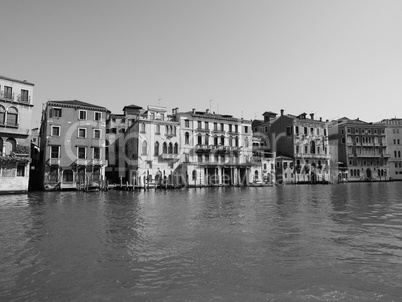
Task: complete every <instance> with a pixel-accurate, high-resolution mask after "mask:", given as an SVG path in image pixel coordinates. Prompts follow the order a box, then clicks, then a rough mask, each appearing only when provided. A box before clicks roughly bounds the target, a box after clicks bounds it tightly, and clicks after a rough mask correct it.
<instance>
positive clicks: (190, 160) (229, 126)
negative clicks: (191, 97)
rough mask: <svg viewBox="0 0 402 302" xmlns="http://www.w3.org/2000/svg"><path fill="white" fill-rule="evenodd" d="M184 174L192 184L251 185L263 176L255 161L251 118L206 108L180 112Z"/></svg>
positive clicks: (178, 119) (258, 164)
mask: <svg viewBox="0 0 402 302" xmlns="http://www.w3.org/2000/svg"><path fill="white" fill-rule="evenodd" d="M173 116H174V117H175V120H176V121H177V122H178V123H179V125H180V138H179V141H180V142H181V148H180V150H181V153H180V159H181V166H180V167H181V172H180V173H181V175H183V177H185V179H186V182H187V183H188V184H189V185H192V186H214V185H248V184H249V183H251V182H253V181H254V180H260V179H261V177H262V176H261V161H257V162H253V158H252V156H253V153H252V129H251V121H249V120H244V119H242V118H241V119H240V118H235V117H233V116H232V115H223V114H215V113H211V112H209V110H206V111H196V110H195V109H193V110H192V111H189V112H177V110H175V112H174V115H173Z"/></svg>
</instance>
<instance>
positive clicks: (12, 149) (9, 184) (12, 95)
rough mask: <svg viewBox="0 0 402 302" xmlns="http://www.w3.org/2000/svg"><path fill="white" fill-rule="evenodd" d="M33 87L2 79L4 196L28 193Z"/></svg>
mask: <svg viewBox="0 0 402 302" xmlns="http://www.w3.org/2000/svg"><path fill="white" fill-rule="evenodd" d="M33 87H34V84H32V83H28V82H27V81H21V80H16V79H11V78H8V77H3V76H0V193H19V192H26V191H27V190H28V182H29V172H30V171H29V163H30V144H31V142H30V129H31V117H32V109H33Z"/></svg>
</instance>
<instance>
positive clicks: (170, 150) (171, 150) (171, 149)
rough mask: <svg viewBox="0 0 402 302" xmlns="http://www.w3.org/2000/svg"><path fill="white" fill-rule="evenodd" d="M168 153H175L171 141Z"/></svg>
mask: <svg viewBox="0 0 402 302" xmlns="http://www.w3.org/2000/svg"><path fill="white" fill-rule="evenodd" d="M168 153H169V154H172V153H173V145H172V143H169V150H168Z"/></svg>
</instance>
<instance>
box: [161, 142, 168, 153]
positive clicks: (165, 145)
mask: <svg viewBox="0 0 402 302" xmlns="http://www.w3.org/2000/svg"><path fill="white" fill-rule="evenodd" d="M162 152H163V153H167V144H166V143H163V147H162Z"/></svg>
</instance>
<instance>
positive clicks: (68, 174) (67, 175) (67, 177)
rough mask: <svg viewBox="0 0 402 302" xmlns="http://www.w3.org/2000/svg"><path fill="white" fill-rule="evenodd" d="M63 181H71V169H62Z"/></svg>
mask: <svg viewBox="0 0 402 302" xmlns="http://www.w3.org/2000/svg"><path fill="white" fill-rule="evenodd" d="M63 182H73V171H72V170H64V171H63Z"/></svg>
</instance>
